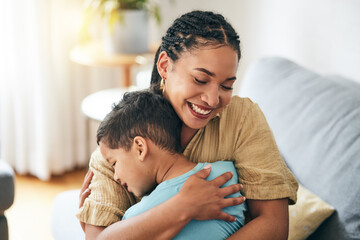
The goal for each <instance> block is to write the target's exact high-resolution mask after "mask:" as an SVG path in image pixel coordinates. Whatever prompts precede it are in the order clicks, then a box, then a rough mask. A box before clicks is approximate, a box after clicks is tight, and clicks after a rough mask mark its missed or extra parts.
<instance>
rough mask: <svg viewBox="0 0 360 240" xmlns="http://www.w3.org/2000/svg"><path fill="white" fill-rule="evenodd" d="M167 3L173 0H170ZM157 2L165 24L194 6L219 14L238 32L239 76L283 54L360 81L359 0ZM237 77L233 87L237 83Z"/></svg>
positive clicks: (311, 65)
mask: <svg viewBox="0 0 360 240" xmlns="http://www.w3.org/2000/svg"><path fill="white" fill-rule="evenodd" d="M170 2H171V0H170ZM170 2H169V0H160V3H161V12H162V15H163V24H162V26H161V28H160V29H159V30H157V32H156V37H154V36H153V39H156V38H157V40H158V39H160V35H162V34H163V33H164V32H165V30H166V28H167V27H168V26H169V25H170V24H171V22H172V21H173V20H174V19H175V18H176V17H178V16H179V15H181V14H182V13H185V12H187V11H190V10H193V9H202V10H212V11H217V12H219V13H222V14H223V15H224V16H225V17H226V18H227V19H228V20H229V21H230V23H231V24H232V25H233V26H234V28H235V29H236V30H237V32H238V33H239V35H240V40H241V47H242V53H243V57H242V59H241V60H240V68H239V72H238V78H239V79H241V78H242V77H243V75H244V71H245V70H246V68H247V67H248V66H249V64H250V63H251V62H252V61H254V60H256V59H258V58H260V57H263V56H269V55H277V56H283V57H287V58H289V59H291V60H293V61H296V62H298V63H299V64H301V65H303V66H305V67H308V68H311V69H312V70H314V71H316V72H318V73H320V74H339V75H342V76H344V77H348V78H351V79H353V80H355V81H358V82H360V1H359V0H197V1H195V0H173V2H174V3H173V4H171V3H170ZM240 82H241V81H239V82H238V83H237V85H236V87H239V85H240Z"/></svg>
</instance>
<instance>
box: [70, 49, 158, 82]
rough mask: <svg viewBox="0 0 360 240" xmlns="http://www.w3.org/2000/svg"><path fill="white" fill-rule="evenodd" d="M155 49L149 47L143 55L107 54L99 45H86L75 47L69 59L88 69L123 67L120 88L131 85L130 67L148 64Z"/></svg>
mask: <svg viewBox="0 0 360 240" xmlns="http://www.w3.org/2000/svg"><path fill="white" fill-rule="evenodd" d="M155 51H156V49H155V48H154V47H150V52H149V53H144V54H113V55H111V54H107V53H106V52H105V51H104V50H103V48H102V46H101V44H99V43H88V44H83V45H77V46H75V47H74V48H73V49H72V50H71V52H70V59H71V60H72V61H73V62H75V63H78V64H81V65H84V66H89V67H123V70H124V71H123V72H124V74H123V78H122V79H121V82H120V86H121V87H129V86H130V85H131V78H130V70H131V67H132V66H135V65H143V64H146V63H150V62H152V61H153V59H154V53H155Z"/></svg>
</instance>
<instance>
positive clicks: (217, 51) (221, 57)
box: [174, 46, 238, 73]
mask: <svg viewBox="0 0 360 240" xmlns="http://www.w3.org/2000/svg"><path fill="white" fill-rule="evenodd" d="M177 66H180V67H182V68H184V67H185V68H186V69H189V70H197V69H205V70H207V71H209V72H211V73H214V71H216V70H220V69H223V70H228V71H234V72H236V71H237V67H238V58H237V52H236V51H235V50H234V49H233V48H231V47H229V46H221V47H217V48H214V47H206V48H205V47H202V48H199V49H193V50H190V51H186V52H183V53H182V54H181V55H180V56H179V59H178V60H177V61H176V62H175V63H174V67H177Z"/></svg>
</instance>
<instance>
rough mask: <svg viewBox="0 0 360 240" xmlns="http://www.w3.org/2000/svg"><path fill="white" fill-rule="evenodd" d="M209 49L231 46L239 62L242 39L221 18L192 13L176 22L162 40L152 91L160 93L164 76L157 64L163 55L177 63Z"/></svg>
mask: <svg viewBox="0 0 360 240" xmlns="http://www.w3.org/2000/svg"><path fill="white" fill-rule="evenodd" d="M206 46H229V47H231V48H233V49H234V50H235V51H236V52H237V56H238V60H240V57H241V52H240V40H239V35H238V34H237V33H236V31H235V30H234V28H233V27H232V26H231V25H230V23H228V22H227V21H226V20H225V18H224V17H223V16H222V15H220V14H216V13H213V12H209V11H192V12H189V13H186V14H184V15H182V16H181V17H179V18H177V19H176V20H175V21H174V23H173V25H172V26H170V27H169V28H168V30H167V32H166V34H165V36H163V37H162V42H161V45H160V47H159V48H158V50H157V52H156V54H155V60H154V67H153V70H152V75H151V88H152V90H154V91H155V92H160V80H161V76H160V75H159V73H158V70H157V61H158V59H159V55H160V53H161V52H162V51H165V52H166V53H167V55H168V56H169V57H170V59H171V60H173V61H174V62H175V61H176V60H177V59H179V57H180V55H181V53H182V52H184V51H191V50H194V49H197V48H200V47H206Z"/></svg>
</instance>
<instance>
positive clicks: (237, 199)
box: [221, 196, 246, 208]
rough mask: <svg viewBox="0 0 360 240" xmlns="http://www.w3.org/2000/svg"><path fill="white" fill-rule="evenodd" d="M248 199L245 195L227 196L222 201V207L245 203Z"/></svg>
mask: <svg viewBox="0 0 360 240" xmlns="http://www.w3.org/2000/svg"><path fill="white" fill-rule="evenodd" d="M245 200H246V198H245V197H243V196H241V197H234V198H225V199H223V200H222V201H221V208H226V207H231V206H236V205H239V204H242V203H244V202H245Z"/></svg>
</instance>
